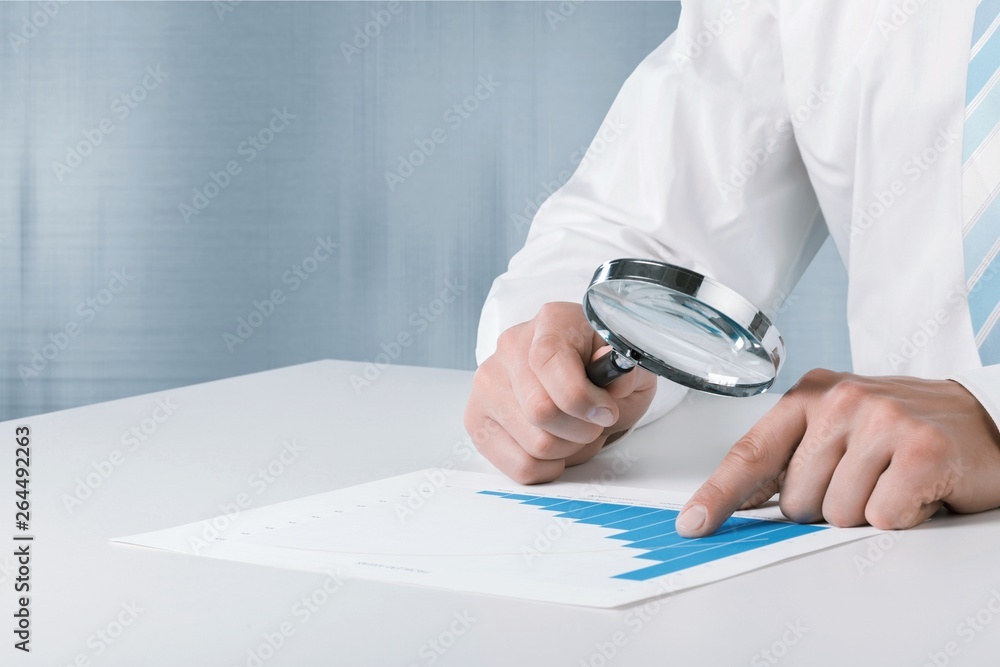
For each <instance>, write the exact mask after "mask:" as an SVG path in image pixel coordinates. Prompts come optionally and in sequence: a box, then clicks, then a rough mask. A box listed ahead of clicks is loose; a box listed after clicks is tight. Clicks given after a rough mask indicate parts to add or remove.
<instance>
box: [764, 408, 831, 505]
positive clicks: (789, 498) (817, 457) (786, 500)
mask: <svg viewBox="0 0 1000 667" xmlns="http://www.w3.org/2000/svg"><path fill="white" fill-rule="evenodd" d="M845 424H846V420H844V419H843V418H842V416H840V415H826V416H823V417H820V418H819V419H817V421H815V422H813V423H810V424H809V425H808V426H807V427H806V432H805V435H803V436H802V441H801V442H800V443H799V446H798V447H796V448H795V451H794V453H793V454H792V458H791V459H790V460H789V461H788V466H787V468H786V470H785V481H784V484H782V487H781V498H780V501H779V506H780V507H781V513H782V514H784V515H785V516H786V517H788V518H789V519H791V520H792V521H795V522H797V523H814V522H816V521H822V520H823V516H824V515H823V501H824V498H825V497H826V495H827V488H828V487H829V486H830V480H831V479H833V476H834V473H835V472H836V470H837V466H838V465H839V464H840V461H841V459H842V458H843V456H844V453H845V452H846V451H847V444H846V433H845V431H846V426H845Z"/></svg>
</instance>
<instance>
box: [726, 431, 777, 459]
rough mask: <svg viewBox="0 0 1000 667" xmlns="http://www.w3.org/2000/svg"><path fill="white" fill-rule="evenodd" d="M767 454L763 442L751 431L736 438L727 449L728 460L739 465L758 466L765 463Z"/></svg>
mask: <svg viewBox="0 0 1000 667" xmlns="http://www.w3.org/2000/svg"><path fill="white" fill-rule="evenodd" d="M769 456H770V455H769V454H768V450H767V447H766V446H765V444H764V442H763V441H762V440H761V439H760V437H759V436H757V435H756V434H753V433H748V434H746V435H745V436H743V437H742V438H740V439H739V440H737V441H736V444H735V445H733V446H732V448H731V449H730V450H729V458H730V461H731V462H732V463H735V464H737V465H740V466H750V467H758V466H760V465H761V464H763V463H766V462H767V460H768V458H769Z"/></svg>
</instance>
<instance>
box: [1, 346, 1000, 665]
mask: <svg viewBox="0 0 1000 667" xmlns="http://www.w3.org/2000/svg"><path fill="white" fill-rule="evenodd" d="M361 370H362V365H361V364H356V363H347V362H334V361H323V362H317V363H312V364H306V365H302V366H296V367H292V368H286V369H281V370H277V371H271V372H267V373H260V374H257V375H251V376H246V377H241V378H234V379H231V380H224V381H220V382H213V383H209V384H204V385H198V386H194V387H188V388H185V389H178V390H173V391H168V392H163V393H160V394H155V395H148V396H140V397H135V398H130V399H125V400H121V401H114V402H111V403H105V404H100V405H94V406H89V407H85V408H78V409H74V410H67V411H64V412H58V413H53V414H49V415H44V416H38V417H32V418H28V419H24V420H19V421H17V422H5V423H3V424H0V439H2V442H3V443H4V445H5V451H7V452H8V453H7V455H5V456H4V457H3V462H2V464H0V470H2V471H3V472H2V482H0V484H3V485H4V490H3V493H2V497H4V498H7V499H8V500H7V501H5V503H4V505H5V511H4V513H3V514H4V517H5V518H7V517H9V519H8V521H7V525H8V528H7V529H6V530H4V531H3V534H2V537H0V539H2V540H4V541H6V543H7V544H6V545H5V546H4V547H3V549H2V552H0V553H4V554H8V555H7V556H6V558H3V559H0V564H3V565H4V566H5V567H6V568H10V566H11V564H12V559H11V557H10V555H9V554H10V553H11V552H12V550H13V547H12V546H11V545H12V544H13V542H12V540H11V535H12V534H13V533H14V530H13V529H12V526H11V524H12V522H13V511H14V510H13V502H11V501H12V500H13V492H14V490H15V489H14V488H13V474H12V470H13V465H14V461H13V459H14V456H13V450H14V427H15V426H16V425H18V424H28V425H30V426H31V428H32V432H33V437H32V443H33V444H32V448H33V460H32V467H33V474H32V494H31V497H32V500H33V512H34V514H33V517H32V519H33V531H32V532H33V533H34V534H35V535H36V536H37V538H36V541H35V543H34V546H33V550H34V560H33V563H32V568H33V569H32V578H33V579H32V582H33V597H32V603H31V605H32V611H33V618H32V623H33V634H32V646H33V652H32V654H31V655H30V656H25V655H23V654H22V653H20V652H18V651H14V650H13V649H12V648H11V644H12V643H13V641H12V634H11V629H12V626H13V623H12V620H11V614H12V613H13V608H14V603H13V601H12V595H11V587H12V582H11V580H10V578H9V576H8V575H7V574H0V576H2V577H3V579H4V580H3V582H2V584H0V587H2V590H3V593H2V600H3V603H2V610H0V611H2V615H3V618H5V619H6V621H4V627H3V628H2V630H3V632H2V636H3V637H4V638H5V639H4V646H3V647H2V648H0V656H2V658H0V664H3V665H20V664H25V665H28V664H30V665H43V664H44V665H67V664H72V662H73V660H74V659H76V658H77V656H78V655H81V654H82V655H83V656H85V657H86V658H88V659H89V660H90V661H91V662H90V664H93V665H128V666H142V667H153V666H156V665H164V666H169V667H181V666H185V667H186V666H188V665H213V666H214V665H218V666H220V667H223V666H225V667H229V666H233V665H248V664H249V665H256V664H261V665H267V666H268V667H270V666H272V665H295V666H303V665H352V666H353V665H404V666H405V665H411V664H415V665H429V664H435V665H545V666H550V665H568V666H573V667H576V666H579V665H588V664H589V665H594V666H595V667H596V666H600V665H604V664H610V665H646V664H650V665H653V664H656V665H748V664H749V665H772V664H781V665H793V664H799V665H862V664H871V665H897V664H900V665H902V664H906V665H915V666H919V665H923V664H924V663H925V662H928V661H929V658H928V656H927V653H928V652H937V653H940V655H938V656H937V657H938V661H939V664H946V663H945V661H947V664H951V665H987V664H989V665H996V664H997V663H998V660H1000V658H998V656H1000V613H996V612H994V611H990V609H989V604H990V601H991V598H993V596H994V591H995V592H996V598H995V600H994V601H993V602H992V605H993V609H994V610H996V611H1000V514H998V513H988V514H984V515H979V516H974V517H946V518H944V519H940V520H939V519H935V520H934V521H933V522H931V523H930V524H927V525H924V526H922V527H920V528H918V529H915V530H912V531H909V532H905V533H900V534H898V537H899V539H898V540H889V539H888V538H883V541H882V544H883V546H887V547H888V548H879V547H878V546H877V545H875V544H872V543H871V542H870V541H861V542H856V543H853V544H850V545H846V546H843V547H839V548H835V549H831V550H828V551H825V552H822V553H819V554H816V555H812V556H809V557H805V558H801V559H798V560H794V561H791V562H786V563H783V564H780V565H777V566H774V567H770V568H765V569H763V570H759V571H757V572H753V573H750V574H747V575H744V576H740V577H737V578H734V579H730V580H727V581H723V582H721V583H717V584H714V585H710V586H706V587H702V588H699V589H694V590H690V591H687V592H684V593H681V594H678V595H675V596H673V597H671V598H669V599H665V600H664V601H662V602H660V603H658V604H651V605H648V607H647V610H646V611H643V610H642V608H641V607H639V608H632V609H626V610H616V611H602V610H594V609H584V608H575V607H566V606H558V605H550V604H538V603H529V602H521V601H518V600H512V599H502V598H493V597H486V596H473V595H461V594H457V593H451V592H446V591H439V590H433V589H426V588H417V587H406V586H393V585H388V584H380V583H371V582H365V581H359V580H350V581H347V582H346V583H344V584H343V586H342V587H341V588H340V589H339V590H337V591H336V592H335V593H333V594H331V595H329V596H328V600H327V601H326V603H325V604H324V605H322V606H316V607H315V609H316V611H315V612H310V613H309V617H308V619H307V620H306V619H304V616H305V614H304V613H303V612H302V610H303V609H304V607H298V613H296V612H295V611H293V610H294V609H295V605H296V603H297V601H299V600H300V599H301V598H303V597H304V596H310V595H312V594H313V593H314V592H316V591H317V590H318V589H321V587H322V585H323V583H324V581H325V580H326V578H327V577H326V576H324V575H319V574H314V573H306V572H295V571H284V570H278V569H270V568H265V567H258V566H252V565H244V564H238V563H230V562H224V561H217V560H212V559H208V558H195V557H188V556H181V555H175V554H170V553H164V552H157V551H153V550H145V549H138V548H130V547H126V546H122V545H113V544H111V543H109V542H108V538H111V537H116V536H121V535H128V534H133V533H138V532H142V531H148V530H155V529H159V528H166V527H170V526H174V525H177V524H181V523H186V522H191V521H196V520H200V519H204V518H208V517H211V516H214V515H216V514H218V513H220V506H222V505H224V504H225V503H231V502H233V501H234V499H236V498H237V497H238V496H239V494H241V493H245V494H247V495H248V496H249V497H250V499H251V501H252V504H253V506H254V507H260V506H262V505H266V504H270V503H274V502H278V501H282V500H287V499H290V498H296V497H300V496H304V495H309V494H313V493H319V492H322V491H328V490H331V489H335V488H339V487H343V486H348V485H353V484H357V483H361V482H365V481H369V480H374V479H378V478H382V477H387V476H391V475H397V474H401V473H404V472H408V471H412V470H417V469H420V468H425V467H432V466H439V465H441V464H442V463H445V462H448V461H453V462H455V463H456V464H457V465H458V466H459V467H461V468H463V469H470V470H489V469H490V466H489V464H487V463H486V462H485V461H483V460H482V459H480V458H479V457H478V454H477V455H475V456H472V457H470V458H469V459H468V460H464V457H465V456H467V454H468V452H469V451H471V450H470V446H469V444H468V443H469V441H468V440H467V439H466V436H465V433H464V429H463V426H462V410H463V408H464V404H465V399H466V395H467V392H468V389H469V386H470V381H471V373H468V372H459V371H444V370H435V369H420V368H410V367H391V368H388V369H386V370H385V371H383V372H382V374H381V376H380V377H379V378H378V379H377V380H376V381H375V382H374V383H373V384H372V386H370V387H368V388H367V389H365V390H364V391H362V393H361V394H360V395H358V394H357V393H356V392H355V390H354V389H353V388H352V386H351V384H350V381H349V376H350V375H351V374H352V373H360V372H361ZM157 398H159V399H161V400H163V401H166V400H167V399H169V402H170V403H172V404H175V405H176V406H177V407H176V410H175V411H174V413H173V415H171V416H170V417H169V418H168V419H166V421H164V422H163V423H162V424H157V428H156V430H155V432H153V433H152V434H151V435H149V436H146V437H147V439H146V441H145V442H140V445H139V447H137V448H136V449H135V451H128V446H127V445H123V443H122V442H121V435H122V433H123V432H126V431H128V430H129V429H130V428H131V427H133V426H136V425H141V424H142V422H143V420H144V419H147V418H148V417H150V415H151V414H152V413H153V410H154V408H155V407H156V399H157ZM773 400H774V399H773V397H762V398H757V399H744V400H739V399H720V398H712V397H707V396H697V397H694V398H692V399H690V400H689V401H688V403H686V404H685V405H684V406H682V408H681V409H679V410H678V411H676V412H675V413H674V414H673V415H671V416H669V417H667V418H666V419H664V420H661V421H660V422H658V423H656V424H654V425H652V426H650V427H648V428H646V429H643V430H640V431H639V432H637V433H636V434H634V435H633V437H631V438H630V439H628V440H626V441H623V442H621V443H619V444H618V445H616V446H615V447H613V448H610V450H609V451H607V452H605V453H603V454H602V455H601V456H599V457H598V458H597V459H595V460H594V461H592V462H591V463H589V464H587V465H585V466H581V467H578V468H575V469H573V470H571V471H570V472H569V473H568V478H569V479H572V480H574V481H588V480H591V479H594V478H596V477H599V476H600V474H601V472H602V471H604V470H607V469H608V468H609V467H610V465H611V464H612V463H613V461H614V457H615V456H616V455H618V456H621V455H624V454H628V456H630V457H632V458H634V460H635V463H634V464H633V465H632V466H631V467H630V468H629V469H628V471H627V472H626V473H625V474H624V475H621V476H618V478H617V479H616V482H615V483H616V484H620V485H624V486H646V487H660V488H677V489H680V490H688V489H693V488H694V486H695V485H696V484H697V482H698V481H699V480H700V479H701V478H703V477H704V476H705V475H707V474H708V473H709V472H710V471H711V470H712V468H713V467H714V464H715V463H716V461H717V460H718V458H719V457H720V456H721V455H722V453H723V452H724V451H725V450H726V449H727V448H728V446H729V444H730V443H731V441H732V440H733V439H734V438H736V437H737V436H739V435H740V434H741V433H742V432H744V431H745V430H746V428H747V427H748V426H749V425H750V424H751V423H752V422H753V421H754V419H755V418H756V417H757V416H758V415H759V414H761V413H762V412H763V411H764V410H765V409H766V408H767V407H768V406H770V405H771V404H772V403H773ZM159 416H160V417H162V416H163V413H162V412H161V413H159ZM153 424H155V422H154V421H147V422H146V427H147V431H150V430H151V426H152V425H153ZM290 439H294V440H295V442H296V444H297V445H298V446H299V447H302V448H304V449H303V451H302V452H301V453H300V454H298V456H297V458H294V459H292V457H291V455H290V454H286V455H285V461H286V462H288V461H290V463H287V465H285V464H282V465H284V468H285V469H284V472H282V474H280V475H278V476H277V477H275V478H274V479H273V481H271V482H270V483H266V482H265V483H261V482H260V481H258V480H260V479H262V478H254V480H253V481H250V477H251V475H254V473H255V471H256V470H257V469H258V468H260V467H264V466H267V465H268V464H269V463H270V464H271V465H272V469H273V470H277V469H278V464H276V463H274V462H275V461H279V460H280V458H279V455H280V454H281V452H282V449H283V445H282V443H283V441H285V440H290ZM463 441H464V442H463ZM456 449H457V451H458V454H456V453H455V451H456ZM112 450H120V451H121V452H122V458H121V460H120V461H119V465H117V466H114V471H113V473H112V474H111V475H110V477H108V478H107V479H106V480H105V481H103V482H102V483H101V485H100V486H99V487H98V488H96V489H95V490H94V492H93V495H92V496H91V497H90V498H88V499H86V500H85V501H83V503H82V505H81V506H79V507H76V508H75V509H74V511H73V512H72V513H70V512H69V511H68V510H67V509H66V508H65V507H64V495H67V494H68V495H70V496H71V497H72V494H73V493H74V488H75V487H76V486H77V482H76V480H77V478H80V479H84V480H85V478H86V476H87V474H88V473H90V472H93V470H94V469H93V467H92V464H93V463H98V464H99V463H100V462H102V461H108V459H109V455H110V454H111V452H112ZM105 468H106V466H105ZM91 479H92V481H93V480H95V479H96V478H94V477H92V478H91ZM258 491H259V492H258ZM869 558H871V559H872V560H871V561H869V562H870V563H871V567H864V568H862V569H859V564H863V563H862V561H860V560H859V559H869ZM324 597H326V596H325V594H323V595H317V599H320V600H322V599H323V598H324ZM133 602H134V603H136V604H137V605H138V606H139V607H141V609H142V611H141V612H140V613H139V614H138V616H137V617H135V620H134V621H133V622H132V624H131V625H129V626H127V627H125V628H124V629H123V631H122V632H121V634H120V636H119V637H118V638H117V639H114V640H113V641H112V643H111V644H110V645H107V644H105V643H104V641H103V640H102V639H100V637H99V636H98V635H97V634H96V633H97V631H98V630H102V629H105V630H110V631H111V632H112V633H117V631H118V629H119V628H118V627H117V626H116V625H115V622H116V621H115V619H116V617H117V616H119V614H122V620H129V619H130V618H131V616H130V615H129V614H128V613H125V612H122V604H123V603H126V604H131V603H133ZM977 612H978V613H979V617H980V620H979V621H973V623H975V624H976V626H975V627H978V628H979V630H976V629H975V627H974V626H973V625H972V624H967V625H963V626H960V624H962V623H965V622H966V621H965V619H966V617H967V616H972V617H975V616H976V614H977ZM455 614H458V615H459V616H461V615H463V614H464V615H466V619H467V620H466V621H465V624H464V625H463V624H461V623H457V622H456V621H455ZM468 619H474V621H472V622H471V625H469V623H470V621H469V620H468ZM984 620H985V621H986V623H985V624H984V625H979V623H981V622H982V621H984ZM283 622H287V623H290V624H291V625H290V626H286V627H292V628H293V630H294V634H293V635H291V636H290V637H289V638H288V639H287V640H286V641H285V642H284V645H283V646H281V648H280V649H279V650H277V651H270V650H268V649H267V648H265V649H264V651H263V654H264V656H265V657H267V659H266V660H264V661H262V662H260V663H258V662H255V661H254V660H253V659H251V657H250V656H249V655H248V650H257V649H258V648H259V647H260V646H261V645H262V643H263V642H264V640H263V639H262V634H265V633H270V632H274V631H275V630H278V629H279V628H280V626H281V624H282V623H283ZM453 623H455V625H454V627H455V630H456V631H457V630H463V631H464V632H463V634H461V635H460V636H459V635H453V634H451V626H452V625H453ZM109 624H111V625H110V627H108V626H109ZM796 624H797V625H798V627H799V630H798V632H797V633H793V632H791V631H790V630H789V627H792V626H795V625H796ZM466 625H468V626H469V627H468V629H465V626H466ZM802 628H804V631H803V630H802ZM616 633H619V634H618V635H617V639H618V640H619V641H618V643H619V644H621V646H616V647H614V650H615V655H614V657H613V658H612V659H611V660H607V659H605V658H603V657H602V656H601V654H600V652H599V648H600V645H603V646H604V648H605V650H606V651H607V652H609V653H610V649H611V647H612V646H613V645H614V640H615V638H616ZM783 636H784V638H785V639H788V640H794V642H795V643H794V644H791V643H787V644H783V643H782V641H783ZM438 638H440V640H441V641H442V642H444V643H445V644H448V643H451V642H450V640H454V642H453V645H452V646H451V647H450V648H448V649H446V650H445V651H444V653H443V654H441V653H439V652H437V651H435V649H434V648H433V647H432V646H431V645H430V644H428V642H429V641H431V640H435V639H438ZM88 642H89V645H88ZM609 642H610V643H609ZM776 642H777V644H776ZM948 642H954V643H955V646H953V647H951V648H952V649H953V652H955V651H954V649H958V655H957V656H954V657H951V656H947V655H946V654H945V653H944V651H945V648H946V644H947V643H948ZM772 645H774V648H775V649H776V652H777V653H778V654H781V655H780V656H771V659H770V661H769V660H768V658H767V657H765V656H764V655H762V654H760V652H761V651H763V650H765V649H769V648H771V647H772ZM99 648H103V650H101V651H100V653H99V651H98V649H99ZM271 653H273V655H270V654H271ZM258 655H259V653H258ZM268 656H269V657H268ZM432 658H434V660H433V663H432V660H431V659H432ZM79 664H86V663H85V662H80V663H79ZM929 664H933V663H929Z"/></svg>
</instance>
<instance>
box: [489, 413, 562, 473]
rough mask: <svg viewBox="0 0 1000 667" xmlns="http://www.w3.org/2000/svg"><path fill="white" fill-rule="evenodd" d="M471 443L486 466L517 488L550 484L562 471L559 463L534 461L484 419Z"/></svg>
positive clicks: (558, 461)
mask: <svg viewBox="0 0 1000 667" xmlns="http://www.w3.org/2000/svg"><path fill="white" fill-rule="evenodd" d="M472 441H473V443H474V444H475V445H476V449H478V450H479V451H480V452H481V453H482V454H483V456H485V457H486V458H487V459H488V460H489V461H490V463H492V464H493V465H495V466H496V467H497V468H499V469H500V471H501V472H502V473H504V474H505V475H507V476H508V477H510V478H511V479H512V480H514V481H515V482H518V483H520V484H540V483H543V482H551V481H553V480H554V479H557V478H558V477H559V475H561V474H562V473H563V470H565V468H566V464H565V462H564V460H563V459H556V460H554V461H545V460H541V459H536V458H534V457H533V456H531V455H530V454H528V452H526V451H525V450H524V449H522V448H521V447H520V445H518V443H517V442H516V441H515V440H514V438H513V437H511V435H510V434H509V433H507V431H506V430H504V429H503V428H502V427H501V426H500V425H499V424H497V423H496V422H494V421H493V420H492V419H490V418H488V417H487V418H485V419H484V420H483V421H482V422H481V423H480V426H479V428H477V429H475V430H474V431H473V432H472Z"/></svg>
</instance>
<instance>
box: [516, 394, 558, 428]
mask: <svg viewBox="0 0 1000 667" xmlns="http://www.w3.org/2000/svg"><path fill="white" fill-rule="evenodd" d="M524 414H525V416H526V417H527V418H528V421H529V422H531V423H532V424H534V425H535V426H543V425H545V424H549V423H551V422H552V421H554V420H555V419H557V418H558V417H559V415H560V414H562V411H561V410H559V406H557V405H556V403H555V401H553V400H552V397H551V396H549V395H548V394H546V393H545V392H544V391H536V392H534V393H533V394H532V395H531V396H529V397H528V400H526V401H525V404H524Z"/></svg>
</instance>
